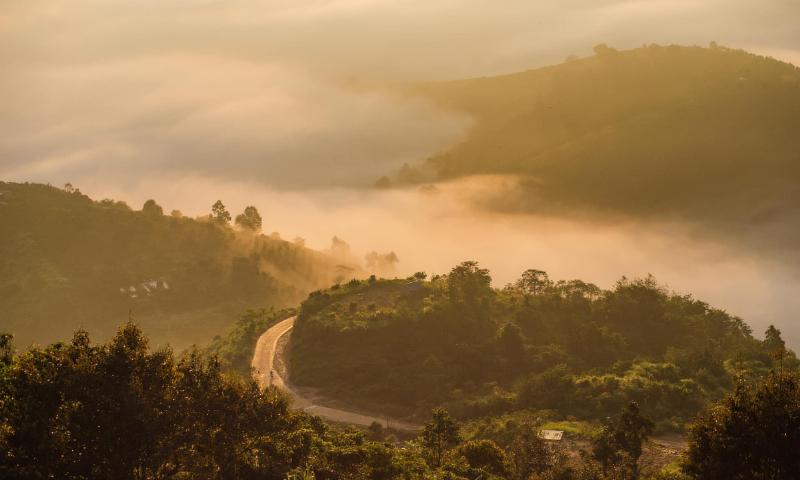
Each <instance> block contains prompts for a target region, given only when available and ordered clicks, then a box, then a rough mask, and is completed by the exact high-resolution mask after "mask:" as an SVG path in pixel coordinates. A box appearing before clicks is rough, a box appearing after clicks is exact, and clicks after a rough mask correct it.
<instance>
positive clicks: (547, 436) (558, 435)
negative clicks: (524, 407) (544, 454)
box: [539, 430, 564, 442]
mask: <svg viewBox="0 0 800 480" xmlns="http://www.w3.org/2000/svg"><path fill="white" fill-rule="evenodd" d="M539 438H541V439H542V440H544V441H546V442H560V441H561V439H562V438H564V431H563V430H540V431H539Z"/></svg>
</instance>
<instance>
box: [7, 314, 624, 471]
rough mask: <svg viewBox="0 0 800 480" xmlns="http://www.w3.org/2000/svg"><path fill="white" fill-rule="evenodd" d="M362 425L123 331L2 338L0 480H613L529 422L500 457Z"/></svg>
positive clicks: (441, 439)
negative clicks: (307, 408)
mask: <svg viewBox="0 0 800 480" xmlns="http://www.w3.org/2000/svg"><path fill="white" fill-rule="evenodd" d="M373 427H375V428H370V429H369V432H368V433H367V432H363V431H357V430H353V429H347V430H344V431H337V430H333V429H331V428H330V427H328V426H326V425H325V424H324V423H322V422H321V421H320V420H319V419H317V418H315V417H311V416H309V415H307V414H305V413H303V412H300V411H292V410H290V409H289V404H288V402H287V400H286V398H285V397H284V396H282V395H281V394H280V393H279V392H278V391H276V390H274V389H267V390H265V391H259V389H258V388H257V386H256V384H255V382H253V381H244V380H243V379H242V377H241V376H239V375H226V374H224V373H222V371H221V368H220V364H219V362H218V361H217V360H216V359H215V358H213V357H208V356H205V355H203V354H201V353H199V352H197V351H195V352H191V353H189V354H186V355H185V356H183V357H182V358H179V359H176V358H175V357H174V355H173V354H172V353H171V352H170V351H169V350H163V349H162V350H156V351H151V350H150V349H149V348H148V345H147V340H146V339H145V337H144V336H143V335H142V333H141V331H140V330H139V329H138V328H137V327H136V326H135V325H133V324H128V325H126V326H124V327H123V328H121V329H120V330H119V332H118V334H117V335H116V336H115V337H114V338H113V339H112V340H111V341H110V342H109V343H107V344H104V345H94V344H92V343H91V342H90V341H89V339H88V336H87V335H86V333H85V332H81V331H79V332H77V333H76V334H75V336H74V338H73V339H72V341H71V342H69V343H58V344H54V345H51V346H49V347H47V348H44V349H39V348H33V349H31V350H28V351H26V352H23V353H21V354H20V355H17V356H14V355H12V352H11V349H10V336H7V335H6V336H2V337H0V477H2V478H7V479H39V478H60V479H95V478H113V479H162V478H172V479H184V478H204V479H226V480H229V479H234V480H235V479H284V478H315V479H332V480H333V479H387V480H388V479H422V478H426V479H427V478H450V479H467V478H469V479H473V478H485V479H504V478H507V479H514V480H527V479H529V478H563V479H572V478H575V479H599V478H611V477H603V476H602V475H603V474H602V473H601V470H600V468H599V466H598V465H597V464H595V463H593V462H591V461H589V460H587V462H586V463H584V464H581V465H577V466H573V465H569V464H567V463H566V462H565V457H564V455H563V454H561V453H560V452H558V451H557V450H554V449H552V448H550V447H548V446H547V445H545V443H544V441H543V440H542V439H541V438H539V436H538V435H537V434H536V432H537V429H536V426H535V425H532V424H531V425H528V426H527V427H526V428H524V429H521V430H520V431H519V434H517V435H515V436H514V437H513V441H512V442H510V443H509V444H507V445H503V446H502V447H501V446H500V445H498V444H496V443H495V442H493V441H491V440H487V439H472V440H469V441H466V442H465V441H463V440H462V437H461V434H460V427H459V425H458V424H457V423H456V422H455V421H454V420H453V419H452V418H451V417H450V416H449V415H448V414H447V412H445V411H443V410H439V411H435V412H434V415H433V417H432V419H431V420H430V421H429V422H428V423H427V424H426V425H425V427H424V429H423V431H422V432H421V434H420V436H419V437H418V438H416V439H413V440H411V441H407V442H404V443H397V441H396V440H392V439H391V437H387V436H386V433H387V432H384V431H383V430H382V429H381V428H380V427H379V426H373ZM620 448H624V447H620ZM613 468H615V467H612V468H610V469H609V471H611V470H613ZM582 472H583V473H582ZM586 472H594V473H595V474H596V475H595V474H593V475H594V476H586V475H584V474H585V473H586ZM556 474H557V476H555V477H554V476H553V475H556ZM587 475H588V474H587Z"/></svg>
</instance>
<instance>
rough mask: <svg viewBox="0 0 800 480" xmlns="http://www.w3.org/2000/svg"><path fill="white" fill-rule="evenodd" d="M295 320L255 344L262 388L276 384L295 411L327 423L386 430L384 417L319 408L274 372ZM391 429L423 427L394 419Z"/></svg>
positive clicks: (271, 330) (278, 326)
mask: <svg viewBox="0 0 800 480" xmlns="http://www.w3.org/2000/svg"><path fill="white" fill-rule="evenodd" d="M296 319H297V317H290V318H287V319H286V320H283V321H281V322H278V323H276V324H275V325H273V326H272V327H270V328H269V330H267V331H266V332H264V334H263V335H261V336H260V337H259V338H258V342H257V343H256V351H255V353H254V354H253V361H252V362H251V365H252V367H253V369H254V370H255V377H256V380H257V381H258V384H259V385H260V386H261V388H265V387H267V386H268V385H275V386H276V387H278V388H280V389H282V390H284V391H286V392H288V393H289V395H290V396H291V397H292V400H293V401H294V406H295V407H296V408H300V409H303V410H305V411H306V412H308V413H310V414H312V415H316V416H318V417H322V418H324V419H326V420H330V421H333V422H339V423H349V424H351V425H360V426H365V427H366V426H369V425H370V424H371V423H372V422H378V423H380V424H381V425H383V426H384V427H387V419H386V418H385V417H384V418H378V417H373V416H370V415H362V414H360V413H356V412H351V411H347V410H339V409H337V408H330V407H324V406H322V405H316V404H314V402H313V401H312V400H311V399H308V398H305V397H302V396H301V395H300V394H299V393H297V392H296V391H295V390H294V389H292V387H291V385H289V384H288V382H286V381H285V380H284V379H283V378H281V376H280V374H279V373H278V372H277V371H276V370H275V367H274V364H275V356H276V355H277V354H278V353H279V352H278V341H279V340H280V339H281V337H283V336H284V335H287V334H289V333H290V332H291V330H292V327H294V321H295V320H296ZM388 426H390V427H391V428H394V429H398V430H409V431H413V430H419V428H420V427H419V426H418V425H413V424H410V423H406V422H401V421H398V420H393V419H390V420H389V421H388Z"/></svg>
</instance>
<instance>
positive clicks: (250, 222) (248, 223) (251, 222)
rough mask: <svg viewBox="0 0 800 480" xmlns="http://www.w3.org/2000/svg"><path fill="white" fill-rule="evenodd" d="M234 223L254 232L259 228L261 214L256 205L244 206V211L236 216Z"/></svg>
mask: <svg viewBox="0 0 800 480" xmlns="http://www.w3.org/2000/svg"><path fill="white" fill-rule="evenodd" d="M236 225H238V226H240V227H242V228H244V229H247V230H252V231H254V232H258V231H260V230H261V215H259V213H258V210H257V209H256V207H253V206H249V207H245V209H244V213H241V214H239V215H237V216H236Z"/></svg>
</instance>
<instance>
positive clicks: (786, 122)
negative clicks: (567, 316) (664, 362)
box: [379, 44, 800, 238]
mask: <svg viewBox="0 0 800 480" xmlns="http://www.w3.org/2000/svg"><path fill="white" fill-rule="evenodd" d="M595 51H596V53H597V54H596V55H595V56H592V57H589V58H583V59H575V60H571V61H567V62H566V63H564V64H561V65H556V66H552V67H547V68H541V69H538V70H531V71H526V72H521V73H516V74H512V75H505V76H498V77H489V78H475V79H469V80H459V81H452V82H443V83H432V84H426V85H422V86H419V87H418V88H415V89H414V92H415V93H417V94H421V95H424V96H426V97H428V98H431V99H433V100H435V101H436V102H438V103H439V104H441V105H442V106H444V107H446V108H448V109H451V110H456V111H460V112H464V113H466V114H468V115H470V116H471V117H473V118H474V120H475V126H474V128H473V129H472V131H471V132H470V134H469V135H468V137H467V138H466V140H465V141H463V142H462V143H460V144H458V145H455V146H453V147H452V148H450V149H449V150H447V151H445V152H442V153H441V154H439V155H437V156H434V157H432V158H430V159H428V160H427V161H426V162H425V163H424V164H423V165H421V166H419V167H417V168H412V167H405V168H403V169H402V170H401V171H399V172H397V173H396V175H394V177H392V179H391V180H390V179H389V178H384V179H382V180H381V181H379V185H384V186H385V185H389V184H392V183H394V184H398V183H400V184H403V183H417V182H425V181H437V180H446V179H452V178H456V177H460V176H465V175H476V174H503V175H512V176H515V177H516V178H517V179H518V180H519V185H518V188H516V189H514V190H513V191H510V192H509V191H506V192H502V193H499V194H498V196H497V197H496V198H490V199H485V201H486V203H487V204H488V205H489V206H490V207H491V208H496V209H500V210H512V211H529V212H540V213H541V212H544V213H552V212H559V213H561V212H563V211H573V210H576V209H578V210H586V209H588V210H590V211H592V212H598V211H599V212H609V213H622V214H632V215H637V216H650V215H658V216H659V218H663V217H664V214H673V215H675V216H679V217H684V218H693V219H703V220H711V221H715V222H720V223H725V222H729V221H732V222H733V223H738V224H741V222H742V221H747V222H761V223H764V222H768V221H770V220H772V219H774V218H775V217H776V216H780V215H786V214H791V215H796V214H797V213H798V211H799V210H798V208H799V207H800V193H798V190H797V189H796V185H797V183H798V181H800V135H797V132H798V131H800V69H798V68H796V67H795V66H793V65H790V64H787V63H782V62H779V61H776V60H774V59H771V58H765V57H760V56H756V55H752V54H749V53H746V52H743V51H738V50H731V49H727V48H722V47H717V46H716V45H713V44H712V47H711V48H699V47H679V46H669V47H662V46H657V45H652V46H648V47H644V48H640V49H636V50H631V51H617V50H614V49H612V48H609V47H606V46H602V45H601V46H598V47H596V49H595ZM794 218H796V217H794ZM791 233H792V235H793V236H792V238H797V236H796V234H797V232H796V231H792V232H791ZM782 234H783V235H785V234H786V232H782Z"/></svg>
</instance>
